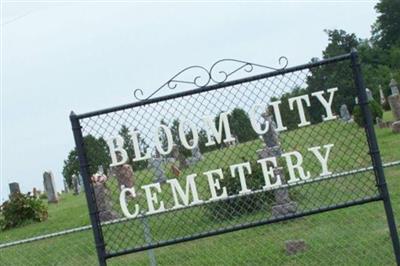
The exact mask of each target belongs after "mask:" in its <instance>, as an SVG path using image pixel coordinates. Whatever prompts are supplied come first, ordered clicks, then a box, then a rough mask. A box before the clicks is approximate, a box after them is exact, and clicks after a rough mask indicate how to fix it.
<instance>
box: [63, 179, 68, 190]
mask: <svg viewBox="0 0 400 266" xmlns="http://www.w3.org/2000/svg"><path fill="white" fill-rule="evenodd" d="M63 183H64V193H68V192H69V188H68V183H67V180H65V179H63Z"/></svg>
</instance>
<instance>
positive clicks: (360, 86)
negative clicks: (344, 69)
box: [351, 49, 400, 265]
mask: <svg viewBox="0 0 400 266" xmlns="http://www.w3.org/2000/svg"><path fill="white" fill-rule="evenodd" d="M351 64H352V69H353V74H354V79H355V84H356V87H357V91H358V99H359V105H360V108H361V112H362V114H363V117H364V125H365V131H366V134H367V136H368V138H367V139H368V145H369V152H370V154H371V159H372V164H373V167H374V172H375V176H376V178H377V186H378V188H379V192H380V194H381V197H382V200H383V205H384V208H385V213H386V218H387V222H388V225H389V231H390V237H391V239H392V244H393V249H394V255H395V257H396V262H397V265H400V245H399V235H398V233H397V229H396V222H395V219H394V215H393V209H392V204H391V202H390V196H389V192H388V188H387V184H386V179H385V173H384V171H383V167H382V160H381V156H380V152H379V147H378V142H377V139H376V135H375V130H374V125H373V122H372V117H371V112H370V110H369V108H368V100H367V93H366V91H365V86H364V80H363V77H362V73H361V66H360V62H359V59H358V54H357V51H356V50H355V49H353V50H352V51H351Z"/></svg>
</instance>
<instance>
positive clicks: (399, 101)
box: [388, 79, 400, 133]
mask: <svg viewBox="0 0 400 266" xmlns="http://www.w3.org/2000/svg"><path fill="white" fill-rule="evenodd" d="M389 86H390V89H391V92H392V95H390V96H389V97H388V102H389V105H390V109H391V110H392V113H393V118H394V120H395V121H394V122H393V124H392V131H393V132H394V133H400V94H399V89H398V88H397V82H396V81H395V80H394V79H392V80H391V81H390V84H389Z"/></svg>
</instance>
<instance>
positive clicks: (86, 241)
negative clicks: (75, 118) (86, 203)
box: [0, 60, 395, 265]
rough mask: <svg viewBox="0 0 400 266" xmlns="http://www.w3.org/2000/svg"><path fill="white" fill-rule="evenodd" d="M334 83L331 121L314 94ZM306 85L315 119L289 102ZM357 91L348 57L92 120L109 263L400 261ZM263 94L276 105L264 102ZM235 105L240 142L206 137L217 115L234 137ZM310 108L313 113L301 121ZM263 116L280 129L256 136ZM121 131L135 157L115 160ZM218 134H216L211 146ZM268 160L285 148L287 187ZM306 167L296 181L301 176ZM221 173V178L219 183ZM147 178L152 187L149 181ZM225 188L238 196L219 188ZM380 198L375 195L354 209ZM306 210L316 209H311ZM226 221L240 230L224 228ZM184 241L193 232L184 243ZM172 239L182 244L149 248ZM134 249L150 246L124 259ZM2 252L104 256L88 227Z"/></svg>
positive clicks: (15, 260) (43, 257)
mask: <svg viewBox="0 0 400 266" xmlns="http://www.w3.org/2000/svg"><path fill="white" fill-rule="evenodd" d="M321 73H328V74H329V73H336V75H339V77H338V76H335V77H329V76H324V77H323V78H319V79H318V78H316V76H321ZM334 88H337V91H335V92H334V93H335V94H334V95H335V96H334V97H333V103H332V107H333V108H332V110H333V111H334V114H333V115H335V116H336V118H335V119H329V121H324V119H325V118H327V117H329V114H328V113H326V109H324V107H323V105H322V103H321V101H320V100H318V97H316V96H315V94H314V95H313V94H312V93H316V92H318V91H322V93H323V94H322V95H323V97H324V98H325V99H326V100H327V101H328V98H329V95H330V94H329V93H330V92H329V89H334ZM331 91H332V90H331ZM301 95H307V97H308V99H309V101H307V100H304V99H303V100H302V101H303V102H302V104H304V114H305V116H304V117H303V118H300V117H299V112H300V110H299V107H298V105H296V102H294V103H293V105H292V107H293V108H291V107H290V104H289V98H292V97H296V96H301ZM356 96H357V90H356V88H355V84H354V79H353V73H352V69H351V67H350V62H349V60H344V61H340V62H332V63H330V64H327V65H321V66H315V67H313V68H308V67H304V68H298V69H294V70H293V71H289V72H285V73H280V74H279V73H277V74H276V75H271V76H268V77H263V78H258V79H254V80H251V81H243V82H240V83H235V84H232V85H229V83H227V85H226V86H220V87H219V88H218V89H217V88H216V89H210V90H201V91H199V92H198V93H193V94H185V95H180V96H177V97H175V96H174V97H169V98H165V99H163V100H159V101H152V102H143V104H138V105H135V106H129V107H123V108H120V109H119V110H113V111H105V112H102V113H98V114H93V115H87V116H82V117H80V118H79V122H80V125H81V127H82V128H81V133H82V135H83V142H84V152H85V154H86V156H87V159H88V166H87V170H88V174H89V176H88V177H87V178H89V179H90V180H89V182H90V186H91V189H90V190H88V191H87V193H91V192H93V195H91V197H93V203H94V206H96V208H97V219H98V222H99V225H100V229H101V232H102V237H103V239H104V243H105V252H106V256H108V257H109V259H108V263H109V264H110V265H133V264H137V265H146V264H152V265H155V264H159V265H266V264H272V265H282V264H283V265H320V264H341V265H356V264H363V265H364V264H371V265H390V264H394V263H395V262H394V257H393V254H392V253H393V251H392V248H391V242H390V237H389V233H388V229H387V225H386V224H385V213H384V210H383V208H382V206H381V203H380V202H373V201H376V200H380V199H381V198H380V193H379V190H378V188H377V181H376V178H375V174H374V170H373V168H372V167H371V157H370V154H369V146H368V141H367V138H366V134H365V130H364V129H363V128H362V127H360V126H358V125H357V123H354V122H351V121H343V120H342V119H340V118H339V110H340V107H341V106H342V104H347V105H348V106H349V109H350V111H352V112H353V110H355V109H356V108H357V103H355V102H354V101H355V97H356ZM276 101H280V104H279V112H280V115H281V118H282V122H283V126H285V127H286V129H285V130H279V127H280V126H282V125H279V122H278V120H279V118H278V117H277V110H276V109H273V106H274V102H276ZM261 104H263V105H264V107H260V108H256V109H252V108H253V107H255V106H258V105H261ZM253 111H255V115H254V117H255V121H253V123H252V121H251V117H253V116H251V115H250V114H251V113H252V112H253ZM225 113H226V114H227V117H228V121H229V125H230V131H231V134H232V137H233V138H234V139H235V140H228V141H225V142H224V141H221V143H218V141H217V140H216V139H217V138H215V133H216V132H213V133H214V136H211V137H210V139H209V138H208V136H207V134H208V132H210V128H211V127H212V126H213V125H214V126H215V127H216V128H217V129H218V127H220V129H221V128H224V129H223V130H222V134H221V136H222V139H224V138H227V135H228V132H227V128H226V127H223V126H224V124H223V123H219V119H220V117H221V115H223V114H225ZM207 117H208V118H207ZM207 119H208V120H207ZM302 119H305V121H309V122H310V123H309V124H306V125H305V126H304V127H301V126H300V127H299V124H300V123H302ZM184 121H191V122H192V123H193V124H194V125H195V128H196V129H195V130H193V128H190V127H189V126H188V124H189V123H188V122H187V123H186V125H185V126H182V130H181V132H180V131H179V125H180V123H182V124H184ZM207 121H211V123H208V122H207ZM265 121H269V122H271V123H270V124H271V126H270V128H269V130H268V131H267V132H266V133H264V134H257V133H255V132H254V130H253V129H252V127H254V125H257V126H260V128H262V127H263V125H264V124H265ZM207 123H208V124H207ZM303 123H304V121H303ZM160 124H161V125H164V126H165V127H164V128H165V130H167V131H168V129H166V128H169V130H170V131H171V137H172V140H173V143H174V145H173V146H169V144H168V143H169V142H168V134H167V133H168V132H167V133H165V130H164V133H163V132H162V131H161V134H158V133H156V132H157V131H156V129H157V128H159V126H160ZM134 131H137V132H139V133H138V135H137V137H138V138H137V139H138V144H139V148H140V149H141V150H142V156H144V155H145V154H146V153H147V152H148V153H149V154H150V156H149V157H150V158H148V159H146V160H140V161H133V160H132V159H134V154H135V147H134V146H135V145H134V142H133V141H132V136H135V133H134ZM194 131H196V132H194ZM211 131H212V130H211ZM179 135H181V138H182V136H184V137H185V138H187V139H188V140H189V139H193V138H195V135H197V136H198V138H197V139H198V141H197V145H195V146H196V147H195V148H193V149H186V148H185V147H184V143H182V140H181V138H179V137H178V136H179ZM211 135H212V134H211ZM115 136H121V138H122V139H123V142H124V143H123V145H122V147H123V148H124V150H126V151H127V155H128V160H127V162H126V163H125V164H123V165H118V166H113V167H110V164H111V163H112V161H111V154H112V151H111V148H110V145H111V146H113V147H114V148H115V147H117V146H118V145H119V144H118V143H117V142H115V141H111V142H110V141H109V140H110V139H115ZM157 141H158V142H159V146H160V147H161V149H164V150H170V152H168V154H165V155H164V154H160V153H159V152H157V151H156V150H157V149H156V148H155V146H156V143H157ZM213 141H214V142H216V144H215V145H207V143H211V142H213ZM195 144H196V143H195ZM330 144H333V146H329V145H330ZM312 147H319V151H320V154H321V155H322V156H324V155H326V156H328V158H329V160H328V161H327V162H328V163H327V169H325V168H324V166H323V163H322V161H321V158H320V159H318V158H317V155H316V153H315V152H313V151H312V149H310V148H312ZM328 150H329V152H328ZM314 151H315V149H314ZM293 152H295V153H296V154H294V153H293ZM115 155H116V160H117V161H119V160H121V159H122V158H123V157H124V155H123V154H122V152H118V151H117V152H116V153H115ZM136 156H138V155H137V154H136ZM267 157H274V158H275V159H276V164H277V166H276V167H274V168H275V170H273V173H274V174H275V177H271V179H270V182H272V183H274V182H278V178H277V176H278V175H279V176H280V178H281V182H282V184H281V186H279V187H267V186H266V182H267V181H266V179H265V172H263V168H262V163H261V162H257V161H259V160H262V159H265V158H267ZM241 163H248V164H246V166H244V167H245V168H244V170H245V171H244V176H245V179H244V180H245V184H243V180H242V179H241V178H239V172H238V170H237V169H236V170H234V169H233V170H232V168H231V167H230V166H231V165H234V164H241ZM297 163H298V164H301V166H302V169H304V173H301V171H302V170H301V168H296V167H294V169H295V172H291V170H290V164H292V166H293V165H296V164H297ZM266 166H267V167H271V166H273V165H271V164H266ZM292 168H293V167H292ZM216 169H220V171H219V176H218V174H215V173H214V175H213V176H211V175H210V174H207V173H206V172H208V171H211V170H216ZM102 174H104V175H102ZM194 174H195V176H194ZM188 176H192V177H193V182H194V183H195V185H193V184H192V186H191V184H190V182H189V181H188V180H189V179H187V177H188ZM210 176H211V177H210ZM296 176H297V179H298V180H297V181H296V182H292V183H291V182H290V180H292V179H296ZM301 176H302V178H301ZM84 177H85V176H84ZM217 178H219V184H217V183H215V180H216V179H217ZM171 180H176V181H177V182H178V183H173V182H171ZM210 180H212V181H213V182H212V181H210ZM149 184H153V185H152V187H151V188H149V187H147V188H146V186H147V185H149ZM174 184H175V187H174ZM177 185H178V186H180V187H181V188H182V191H181V192H182V193H179V192H178V190H179V189H178V188H177ZM124 186H125V187H134V188H135V191H136V195H135V196H133V195H129V194H125V195H126V200H127V203H128V204H127V209H128V210H129V211H130V212H132V213H133V212H134V210H135V206H136V204H137V206H138V207H139V215H137V217H135V218H130V219H128V218H126V217H125V216H124V214H123V212H122V211H121V206H120V195H121V189H123V187H124ZM212 188H214V189H215V191H214V192H216V193H217V194H215V193H214V192H213V189H212ZM193 189H195V190H196V191H194V190H193ZM225 191H226V192H225ZM195 192H197V195H198V199H199V200H198V201H197V202H195V204H187V202H186V204H185V203H184V201H185V200H184V198H185V197H184V194H185V193H186V194H187V195H188V201H189V203H190V202H193V201H194V194H196V193H195ZM224 193H226V197H222V198H219V199H217V196H218V195H219V196H220V195H223V194H224ZM151 198H153V200H152V202H149V199H151ZM150 201H151V200H150ZM368 202H371V203H369V204H365V205H360V206H353V207H350V208H344V207H348V206H351V205H357V204H362V203H368ZM151 205H154V206H151ZM159 208H161V211H159V212H157V211H153V213H151V209H155V210H157V209H159ZM342 208H343V209H342ZM162 209H165V210H162ZM326 210H332V211H330V212H324V211H326ZM149 212H150V213H149ZM320 212H321V213H320ZM322 212H323V213H322ZM317 213H318V214H317ZM306 214H307V215H308V214H316V215H312V216H305V217H303V216H304V215H306ZM291 218H293V219H291ZM294 218H296V219H294ZM269 223H270V224H269ZM264 224H268V225H264ZM258 225H260V226H258ZM261 225H263V226H261ZM255 226H257V227H255ZM245 228H251V229H245ZM237 229H245V230H240V231H236V230H237ZM223 232H229V233H226V234H219V233H223ZM203 236H210V237H207V238H201V237H203ZM197 238H201V239H197ZM195 239H197V240H195ZM186 240H191V241H190V242H183V243H179V242H182V241H186ZM169 243H171V244H172V243H174V245H168V246H165V247H160V248H156V249H150V248H152V247H157V246H162V245H164V244H169ZM30 249H34V250H35V251H34V252H33V253H35V256H34V257H31V256H26V257H25V256H23V253H25V252H26V254H30V252H29V250H30ZM291 249H293V251H291ZM22 251H23V252H22ZM132 251H138V252H136V253H132V254H129V255H125V256H120V257H114V256H116V255H121V254H124V253H130V252H132ZM0 252H1V257H0V260H1V263H0V264H1V265H16V264H24V265H78V264H79V265H81V264H88V265H92V264H96V263H97V259H96V254H95V249H94V244H93V237H92V233H91V232H90V231H89V230H87V231H83V232H76V233H70V234H67V235H61V236H56V237H54V238H49V239H45V240H40V241H38V242H31V243H26V244H20V245H16V246H11V247H6V248H3V249H0ZM291 252H293V254H291ZM52 254H57V255H56V256H55V257H54V256H52ZM10 262H11V263H10Z"/></svg>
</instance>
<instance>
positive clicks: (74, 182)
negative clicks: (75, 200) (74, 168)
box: [71, 174, 81, 195]
mask: <svg viewBox="0 0 400 266" xmlns="http://www.w3.org/2000/svg"><path fill="white" fill-rule="evenodd" d="M71 179H72V187H73V189H74V195H79V193H81V186H80V185H79V180H78V176H77V175H75V174H73V175H72V177H71Z"/></svg>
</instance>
